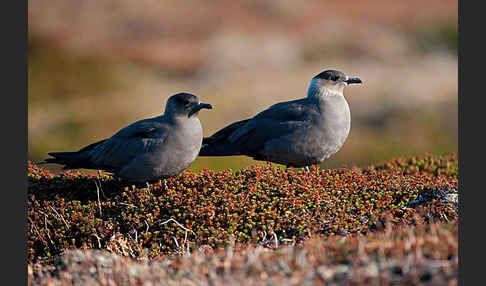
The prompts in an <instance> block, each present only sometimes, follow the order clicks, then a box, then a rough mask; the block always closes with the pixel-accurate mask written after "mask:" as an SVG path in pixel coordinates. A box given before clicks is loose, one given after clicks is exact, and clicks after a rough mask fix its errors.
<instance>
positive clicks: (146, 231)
mask: <svg viewBox="0 0 486 286" xmlns="http://www.w3.org/2000/svg"><path fill="white" fill-rule="evenodd" d="M144 221H145V224H146V225H147V229H146V230H145V233H148V230H149V224H148V223H147V221H146V220H144Z"/></svg>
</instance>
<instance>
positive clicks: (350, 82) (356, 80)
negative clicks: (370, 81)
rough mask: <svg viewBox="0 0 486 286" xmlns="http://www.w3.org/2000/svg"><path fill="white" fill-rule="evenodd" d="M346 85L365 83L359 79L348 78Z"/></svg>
mask: <svg viewBox="0 0 486 286" xmlns="http://www.w3.org/2000/svg"><path fill="white" fill-rule="evenodd" d="M346 83H347V84H352V83H363V82H362V81H361V80H360V79H359V78H358V77H351V78H348V80H347V81H346Z"/></svg>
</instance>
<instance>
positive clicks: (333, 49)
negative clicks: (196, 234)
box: [28, 0, 458, 170]
mask: <svg viewBox="0 0 486 286" xmlns="http://www.w3.org/2000/svg"><path fill="white" fill-rule="evenodd" d="M329 68H333V69H338V70H341V71H343V72H345V73H347V74H349V75H356V76H359V77H360V78H361V79H362V80H363V81H364V85H362V86H352V87H349V88H347V90H346V96H347V98H348V101H349V104H350V108H351V112H352V127H351V133H350V136H349V138H348V140H347V141H346V143H345V145H344V146H343V148H342V149H341V151H339V152H338V153H337V154H336V155H335V156H334V157H332V158H331V159H329V160H328V161H326V162H325V163H324V164H323V165H324V166H326V167H335V166H340V165H342V164H343V163H346V164H348V165H353V164H358V165H363V164H366V163H369V162H372V161H379V160H385V159H389V158H391V157H393V156H407V155H411V154H416V153H422V152H432V153H442V154H444V153H450V152H454V151H457V87H458V86H457V1H449V0H448V1H436V0H434V1H427V2H425V3H424V2H423V1H416V0H413V1H393V2H391V1H388V2H383V1H376V0H373V1H351V2H349V1H347V2H328V1H317V0H316V1H306V2H305V5H302V3H300V2H295V1H275V2H268V1H266V2H265V1H231V2H211V1H189V2H187V1H184V2H181V1H152V0H143V1H136V2H134V1H115V0H113V1H94V0H88V1H82V2H79V1H74V0H62V1H60V0H53V1H50V3H49V5H45V3H42V2H41V1H29V119H28V120H29V159H31V160H34V161H38V160H40V159H43V158H45V157H46V156H47V152H49V151H67V150H74V149H78V148H80V147H82V146H84V145H86V144H89V143H91V142H93V141H95V140H100V139H102V138H104V137H107V136H111V135H112V134H113V133H114V132H116V131H117V130H118V129H120V128H121V127H123V126H124V125H125V124H128V123H131V122H133V121H135V120H138V119H141V118H145V117H149V116H154V115H157V114H159V113H161V112H162V110H163V108H164V105H165V101H166V99H167V98H168V97H169V96H170V95H171V94H174V93H177V92H180V91H187V92H192V93H195V94H197V95H198V96H199V97H200V98H201V99H202V100H204V101H205V102H209V103H212V104H213V105H214V106H215V109H214V110H212V111H206V112H201V114H200V119H201V121H202V124H203V128H204V132H205V134H206V135H210V134H211V133H212V132H214V131H216V130H218V129H219V128H221V127H223V126H225V125H226V124H228V123H230V122H233V121H235V120H240V119H242V118H245V117H249V116H252V115H254V114H255V113H257V112H258V111H260V110H262V109H264V108H266V107H267V106H269V105H271V104H273V103H275V102H277V101H283V100H291V99H295V98H298V97H303V96H305V93H306V90H307V84H308V82H309V80H310V79H311V77H312V76H314V75H315V74H317V73H319V72H320V71H322V70H324V69H329ZM250 163H252V160H250V159H248V158H244V157H231V158H199V159H197V160H196V162H195V163H194V164H193V165H192V167H191V168H192V169H196V170H197V169H200V168H203V167H207V168H214V169H224V168H239V167H242V166H245V165H248V164H250Z"/></svg>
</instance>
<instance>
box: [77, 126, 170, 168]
mask: <svg viewBox="0 0 486 286" xmlns="http://www.w3.org/2000/svg"><path fill="white" fill-rule="evenodd" d="M169 130H170V128H169V126H168V125H167V124H164V123H160V122H156V121H148V120H143V121H139V122H135V123H133V124H131V125H129V126H127V127H125V128H123V129H121V130H120V131H119V132H117V133H116V134H115V135H113V137H111V138H109V139H106V140H105V141H104V142H102V143H101V144H99V145H97V146H95V147H94V148H93V149H91V150H88V151H87V154H86V155H87V156H88V157H89V161H90V162H91V163H92V164H94V165H99V166H110V167H111V168H113V169H117V168H120V167H122V166H124V165H125V164H128V163H129V162H130V161H132V160H133V159H134V158H135V157H136V156H139V155H142V154H144V153H148V152H152V151H153V150H155V149H157V148H162V146H163V143H164V142H165V140H166V139H167V135H168V133H169Z"/></svg>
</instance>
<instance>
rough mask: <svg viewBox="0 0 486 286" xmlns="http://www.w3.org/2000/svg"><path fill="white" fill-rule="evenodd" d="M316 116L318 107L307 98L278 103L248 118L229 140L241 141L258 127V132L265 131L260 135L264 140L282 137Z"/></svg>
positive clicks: (306, 123)
mask: <svg viewBox="0 0 486 286" xmlns="http://www.w3.org/2000/svg"><path fill="white" fill-rule="evenodd" d="M315 116H319V111H318V110H317V107H316V106H315V105H312V104H309V103H308V102H307V101H305V100H301V99H300V100H294V101H288V102H282V103H278V104H275V105H272V106H270V107H269V108H268V109H266V110H264V111H262V112H260V113H258V114H257V115H255V117H253V118H252V119H250V120H248V122H246V124H245V125H243V126H241V127H240V128H238V129H237V130H235V131H234V132H233V133H232V134H231V135H230V136H229V137H228V141H229V142H231V143H234V142H236V141H240V140H242V139H244V137H246V136H249V135H250V134H251V133H256V132H254V131H255V129H258V131H259V132H258V133H260V132H263V134H259V135H258V137H261V139H262V140H263V139H264V138H265V137H268V139H272V138H275V137H280V136H283V135H285V134H286V133H288V132H292V130H294V129H293V128H295V127H296V126H302V127H303V126H305V125H308V124H309V123H310V121H311V120H312V118H313V117H315Z"/></svg>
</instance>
